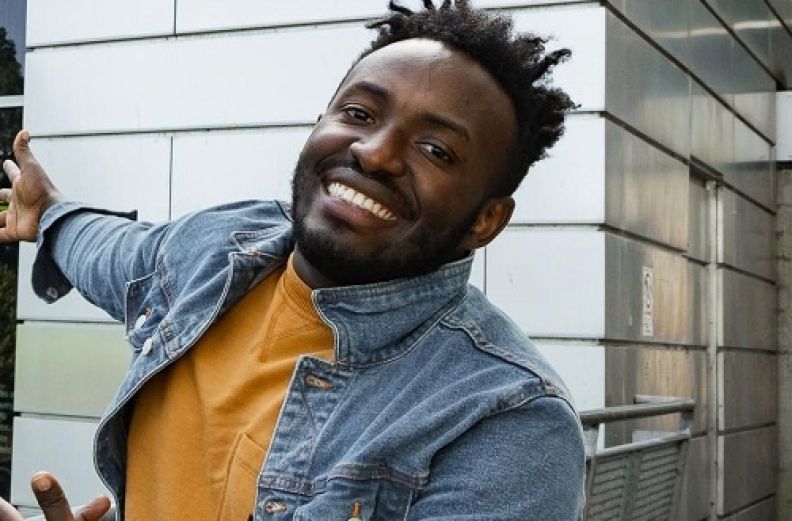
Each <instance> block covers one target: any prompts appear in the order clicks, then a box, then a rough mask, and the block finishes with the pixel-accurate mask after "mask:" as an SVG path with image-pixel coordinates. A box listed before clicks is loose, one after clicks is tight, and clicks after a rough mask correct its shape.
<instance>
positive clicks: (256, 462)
mask: <svg viewBox="0 0 792 521" xmlns="http://www.w3.org/2000/svg"><path fill="white" fill-rule="evenodd" d="M300 355H311V356H315V357H321V358H324V359H328V360H330V359H332V358H333V334H332V331H331V330H330V328H328V327H327V325H326V324H325V323H324V322H322V321H321V319H320V318H319V316H318V315H317V314H316V311H315V309H314V307H313V303H312V301H311V290H310V288H309V287H308V286H307V285H306V284H305V283H304V282H303V281H302V280H300V278H299V277H298V275H297V273H296V272H295V271H294V266H293V264H292V259H289V262H288V264H287V266H286V268H282V269H280V270H279V271H277V272H275V273H273V274H272V275H270V276H269V277H267V278H266V279H265V280H264V281H262V282H261V283H260V284H258V286H256V287H255V288H253V290H252V291H250V293H248V294H247V295H245V297H243V298H242V300H240V301H239V302H238V303H237V304H236V305H234V306H233V307H232V308H231V309H230V310H229V311H228V312H227V313H226V314H225V315H223V316H222V317H221V318H220V319H219V320H218V321H217V322H216V323H215V324H214V325H212V327H211V328H209V330H208V331H207V332H206V334H205V335H204V336H203V337H202V338H201V339H200V340H199V342H198V343H197V344H196V345H195V346H194V347H193V348H192V349H190V351H189V352H188V353H187V354H185V355H184V357H183V358H182V359H180V360H178V361H176V362H175V363H174V364H173V365H172V366H170V367H168V368H167V369H165V370H164V371H163V372H161V373H159V374H157V375H156V376H154V377H153V378H152V379H151V381H149V382H148V383H146V384H145V385H144V386H143V389H142V390H141V391H140V394H139V395H138V397H137V399H136V402H135V406H134V407H135V408H134V412H133V414H132V422H131V425H130V435H129V441H128V445H127V451H128V456H127V485H126V498H127V499H126V506H125V510H126V519H128V520H129V521H149V520H152V519H190V520H191V521H201V520H212V521H215V520H229V519H230V520H234V519H238V520H246V519H247V518H248V515H250V514H251V513H252V512H253V507H254V502H255V498H256V480H257V477H258V474H259V471H260V469H261V467H262V465H263V462H264V457H265V456H266V453H267V450H268V447H269V443H270V439H271V438H272V434H273V432H274V430H275V424H276V423H277V421H278V415H279V414H280V409H281V404H282V403H283V400H284V398H285V396H286V392H287V390H288V386H289V382H290V380H291V376H292V372H293V370H294V366H295V364H296V363H297V359H298V358H299V357H300Z"/></svg>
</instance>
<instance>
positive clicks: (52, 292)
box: [32, 203, 169, 321]
mask: <svg viewBox="0 0 792 521" xmlns="http://www.w3.org/2000/svg"><path fill="white" fill-rule="evenodd" d="M135 217H136V216H135V214H134V212H133V213H129V214H123V213H116V212H110V211H107V210H100V209H95V208H88V207H85V206H82V205H80V204H78V203H57V204H55V205H53V206H52V207H50V208H49V209H48V210H47V211H46V212H45V213H44V215H43V216H42V218H41V222H40V223H39V231H38V237H37V245H38V252H37V254H36V259H35V261H34V262H33V276H32V284H33V290H34V291H35V293H36V295H38V296H39V297H40V298H42V299H44V300H46V301H47V302H55V301H56V300H58V299H59V298H61V297H63V296H64V295H66V294H67V293H68V292H69V291H70V290H71V288H72V287H75V288H77V291H79V292H80V294H82V295H83V297H85V298H86V299H87V300H88V301H89V302H91V303H92V304H94V305H96V306H99V307H100V308H102V309H104V310H105V311H106V312H107V313H108V314H110V316H111V317H113V318H115V319H116V320H119V321H123V319H124V298H125V294H126V285H127V283H128V282H130V281H132V280H135V279H137V278H140V277H142V276H144V275H147V274H149V273H151V272H152V271H154V268H155V265H156V258H157V251H158V250H159V246H160V244H161V243H162V241H163V240H164V237H165V236H166V233H167V230H168V226H169V224H168V223H165V224H161V225H152V224H150V223H140V222H136V221H135V220H134V218H135Z"/></svg>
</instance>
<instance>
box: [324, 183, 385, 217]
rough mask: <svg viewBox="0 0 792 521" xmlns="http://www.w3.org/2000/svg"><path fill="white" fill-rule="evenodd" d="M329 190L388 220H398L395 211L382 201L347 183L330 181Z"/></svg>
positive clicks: (335, 195) (331, 193) (330, 192)
mask: <svg viewBox="0 0 792 521" xmlns="http://www.w3.org/2000/svg"><path fill="white" fill-rule="evenodd" d="M327 192H328V193H329V194H330V195H332V196H333V197H339V198H341V199H343V200H345V201H347V202H349V203H351V204H354V205H355V206H357V207H358V208H362V209H364V210H368V211H369V212H371V213H372V214H374V215H376V216H377V217H379V218H380V219H384V220H386V221H395V220H396V216H395V215H394V213H393V212H391V211H390V210H389V209H387V208H386V207H385V206H384V205H383V204H382V203H379V202H377V201H375V200H374V199H372V198H370V197H368V196H366V195H364V194H362V193H360V192H358V191H357V190H354V189H352V188H350V187H348V186H346V185H342V184H341V183H338V182H333V183H330V184H329V185H327Z"/></svg>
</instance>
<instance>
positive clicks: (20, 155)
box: [13, 130, 36, 167]
mask: <svg viewBox="0 0 792 521" xmlns="http://www.w3.org/2000/svg"><path fill="white" fill-rule="evenodd" d="M13 150H14V157H15V158H16V160H17V163H18V164H19V165H21V166H22V167H24V166H25V165H26V164H28V163H35V162H36V158H35V157H33V152H31V151H30V132H28V131H27V130H20V131H19V132H18V133H17V135H16V137H15V138H14V145H13Z"/></svg>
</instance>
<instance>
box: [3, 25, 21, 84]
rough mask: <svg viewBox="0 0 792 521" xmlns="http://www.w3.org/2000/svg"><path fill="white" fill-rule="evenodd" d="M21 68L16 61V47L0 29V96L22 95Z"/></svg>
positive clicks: (4, 30) (4, 31)
mask: <svg viewBox="0 0 792 521" xmlns="http://www.w3.org/2000/svg"><path fill="white" fill-rule="evenodd" d="M22 87H23V80H22V66H21V65H20V64H19V62H18V61H17V59H16V46H15V45H14V42H13V41H11V40H10V39H8V34H7V33H6V29H5V27H0V95H8V94H22Z"/></svg>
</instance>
